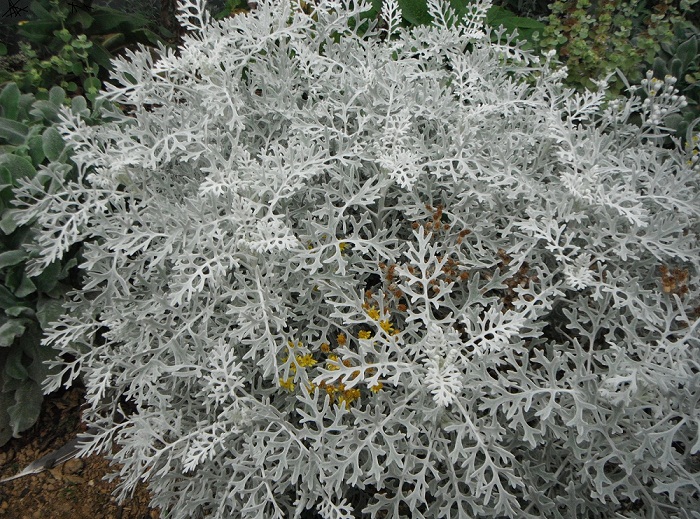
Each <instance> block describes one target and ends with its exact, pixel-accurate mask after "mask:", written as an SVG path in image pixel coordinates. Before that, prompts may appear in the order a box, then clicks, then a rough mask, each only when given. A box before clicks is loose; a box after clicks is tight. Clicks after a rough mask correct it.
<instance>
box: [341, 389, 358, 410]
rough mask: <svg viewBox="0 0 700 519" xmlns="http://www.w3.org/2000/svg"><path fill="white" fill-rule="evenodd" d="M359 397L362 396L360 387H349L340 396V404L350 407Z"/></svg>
mask: <svg viewBox="0 0 700 519" xmlns="http://www.w3.org/2000/svg"><path fill="white" fill-rule="evenodd" d="M358 398H360V390H359V389H348V390H347V391H343V394H342V395H341V396H340V397H339V398H338V405H343V404H346V407H350V404H351V403H352V402H354V401H355V400H357V399H358Z"/></svg>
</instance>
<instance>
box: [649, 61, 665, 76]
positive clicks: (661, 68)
mask: <svg viewBox="0 0 700 519" xmlns="http://www.w3.org/2000/svg"><path fill="white" fill-rule="evenodd" d="M652 70H653V71H654V77H658V78H662V77H665V76H666V74H668V69H667V68H666V62H665V61H664V60H663V59H661V58H659V57H657V58H655V59H654V63H653V65H652Z"/></svg>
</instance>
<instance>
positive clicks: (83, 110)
mask: <svg viewBox="0 0 700 519" xmlns="http://www.w3.org/2000/svg"><path fill="white" fill-rule="evenodd" d="M70 107H71V111H72V112H73V113H74V114H75V115H82V116H84V117H88V116H89V115H90V110H88V107H87V101H85V98H84V97H83V96H76V97H74V98H73V99H71V103H70Z"/></svg>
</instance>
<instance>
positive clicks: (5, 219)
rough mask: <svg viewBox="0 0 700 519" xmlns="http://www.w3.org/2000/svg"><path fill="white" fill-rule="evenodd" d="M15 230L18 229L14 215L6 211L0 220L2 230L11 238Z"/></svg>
mask: <svg viewBox="0 0 700 519" xmlns="http://www.w3.org/2000/svg"><path fill="white" fill-rule="evenodd" d="M15 229H17V222H15V219H14V217H13V213H12V212H9V211H5V212H4V213H3V214H2V217H1V218H0V230H2V232H4V233H5V234H6V235H8V236H9V235H10V234H12V233H13V232H14V231H15Z"/></svg>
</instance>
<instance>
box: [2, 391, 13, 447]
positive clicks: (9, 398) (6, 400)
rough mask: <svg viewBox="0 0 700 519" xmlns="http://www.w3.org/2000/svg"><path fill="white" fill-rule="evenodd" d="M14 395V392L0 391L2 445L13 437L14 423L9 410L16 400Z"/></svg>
mask: <svg viewBox="0 0 700 519" xmlns="http://www.w3.org/2000/svg"><path fill="white" fill-rule="evenodd" d="M0 380H2V379H0ZM13 397H14V394H13V393H5V392H2V393H0V447H2V446H3V445H5V444H6V443H7V442H9V441H10V439H11V438H12V425H11V424H10V414H9V413H8V412H7V410H8V409H9V407H10V406H11V405H12V404H14V402H15V399H14V398H13Z"/></svg>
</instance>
